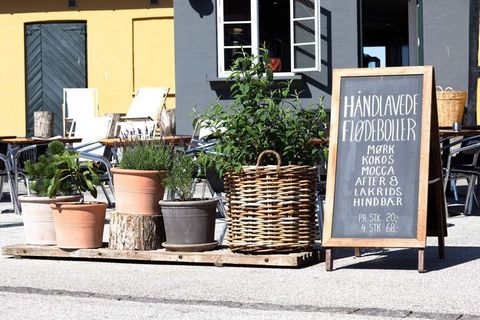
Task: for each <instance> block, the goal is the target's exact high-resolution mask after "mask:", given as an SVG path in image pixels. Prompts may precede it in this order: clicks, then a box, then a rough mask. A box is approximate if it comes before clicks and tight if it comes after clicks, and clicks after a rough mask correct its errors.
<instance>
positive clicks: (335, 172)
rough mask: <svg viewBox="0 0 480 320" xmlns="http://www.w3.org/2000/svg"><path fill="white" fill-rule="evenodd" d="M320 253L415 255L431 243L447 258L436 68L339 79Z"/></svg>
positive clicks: (342, 72)
mask: <svg viewBox="0 0 480 320" xmlns="http://www.w3.org/2000/svg"><path fill="white" fill-rule="evenodd" d="M330 121H331V122H330V123H331V127H330V147H329V159H328V171H327V172H328V177H327V194H326V206H325V222H324V230H323V240H322V246H323V248H325V249H326V254H325V257H326V269H327V270H328V271H330V270H332V269H333V255H332V248H336V247H337V248H338V247H343V248H345V247H351V248H356V251H355V253H356V254H358V252H359V250H358V248H417V249H418V250H419V251H418V259H419V260H418V271H419V272H424V250H425V247H426V238H427V235H429V236H430V235H431V236H437V237H438V243H439V256H440V257H441V258H442V257H443V256H444V236H446V207H445V197H444V193H443V188H442V181H443V180H442V168H441V159H440V146H439V138H438V119H437V107H436V98H435V80H434V71H433V67H431V66H426V67H395V68H374V69H338V70H334V73H333V93H332V107H331V120H330Z"/></svg>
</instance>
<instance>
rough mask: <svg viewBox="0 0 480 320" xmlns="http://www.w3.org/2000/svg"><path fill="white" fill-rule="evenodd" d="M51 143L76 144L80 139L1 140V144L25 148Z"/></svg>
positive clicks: (23, 138)
mask: <svg viewBox="0 0 480 320" xmlns="http://www.w3.org/2000/svg"><path fill="white" fill-rule="evenodd" d="M51 141H60V142H63V143H65V144H70V143H77V142H82V138H58V139H37V138H35V139H33V138H25V137H22V138H9V139H2V142H3V143H8V144H9V145H12V146H27V145H40V144H46V143H49V142H51Z"/></svg>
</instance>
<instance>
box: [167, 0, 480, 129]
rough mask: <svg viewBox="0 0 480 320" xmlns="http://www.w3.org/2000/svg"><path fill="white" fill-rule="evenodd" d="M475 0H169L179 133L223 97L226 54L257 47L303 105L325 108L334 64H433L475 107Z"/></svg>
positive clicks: (443, 82)
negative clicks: (172, 14)
mask: <svg viewBox="0 0 480 320" xmlns="http://www.w3.org/2000/svg"><path fill="white" fill-rule="evenodd" d="M472 1H473V2H474V1H476V0H472ZM472 1H469V0H275V1H273V0H192V1H184V0H175V1H174V11H175V61H176V70H175V74H176V93H177V101H176V104H177V133H189V132H191V131H192V125H191V123H192V121H193V119H192V117H188V116H187V115H189V114H191V111H192V108H194V107H195V108H197V109H198V110H202V109H204V108H205V107H207V106H208V105H210V104H213V103H215V102H216V101H217V99H220V102H222V101H225V102H227V101H228V99H229V83H228V82H227V81H226V77H227V76H228V65H229V63H230V62H231V57H232V55H233V54H234V53H235V52H236V51H238V50H239V49H240V48H244V49H245V50H247V51H250V52H253V53H255V52H257V50H258V47H259V46H262V45H265V46H266V47H267V48H268V49H269V52H270V55H271V57H272V58H275V60H276V61H277V62H280V64H281V67H279V68H278V69H277V71H278V72H277V73H275V76H276V78H277V79H278V80H285V79H291V80H293V87H294V88H295V89H297V90H299V91H301V92H302V94H301V98H302V99H303V102H304V104H306V105H308V104H311V103H314V102H317V101H318V98H319V97H320V96H324V97H325V106H326V108H327V109H329V107H330V95H331V91H332V70H333V69H335V68H357V67H369V66H386V67H388V66H408V65H433V66H434V67H435V74H436V83H437V85H439V86H442V87H453V88H454V89H456V90H469V89H470V90H469V94H470V95H471V96H472V99H469V101H470V105H469V108H470V109H471V108H474V109H475V108H476V106H475V105H476V102H475V100H476V78H475V83H474V84H475V85H474V86H472V85H471V82H472V81H470V86H469V77H470V79H472V77H476V74H473V73H474V72H473V71H472V70H469V58H471V57H470V55H471V51H472V45H471V43H470V41H469V39H470V37H469V35H470V33H471V32H470V33H469V26H470V22H471V2H472ZM477 18H478V15H477ZM476 36H477V37H478V28H477V31H476ZM476 50H477V49H475V55H477V53H476ZM475 62H476V59H475ZM474 69H475V70H476V69H477V68H476V66H475V68H474ZM470 117H474V115H472V114H471V113H470Z"/></svg>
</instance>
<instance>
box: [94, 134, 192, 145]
mask: <svg viewBox="0 0 480 320" xmlns="http://www.w3.org/2000/svg"><path fill="white" fill-rule="evenodd" d="M191 139H192V137H191V136H190V135H178V136H165V137H161V138H158V139H149V140H122V139H120V138H110V139H102V140H100V141H99V142H100V143H101V144H103V145H104V146H107V147H112V148H115V147H123V146H127V145H130V144H133V143H136V142H138V141H157V140H158V141H162V142H164V143H166V144H182V143H184V144H188V143H190V140H191Z"/></svg>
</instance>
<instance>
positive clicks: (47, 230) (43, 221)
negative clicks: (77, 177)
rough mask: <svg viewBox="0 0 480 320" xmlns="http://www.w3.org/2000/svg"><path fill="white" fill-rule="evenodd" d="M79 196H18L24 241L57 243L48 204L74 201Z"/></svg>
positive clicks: (78, 198) (41, 243)
mask: <svg viewBox="0 0 480 320" xmlns="http://www.w3.org/2000/svg"><path fill="white" fill-rule="evenodd" d="M80 199H81V196H80V195H75V196H59V197H56V198H53V199H52V198H49V197H36V196H19V197H18V200H19V201H20V203H21V204H22V218H23V229H24V231H25V242H26V243H27V244H32V245H40V246H48V245H55V244H56V243H57V241H56V238H55V226H54V224H53V215H52V209H51V208H50V204H52V203H54V202H59V201H60V202H76V201H80Z"/></svg>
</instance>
